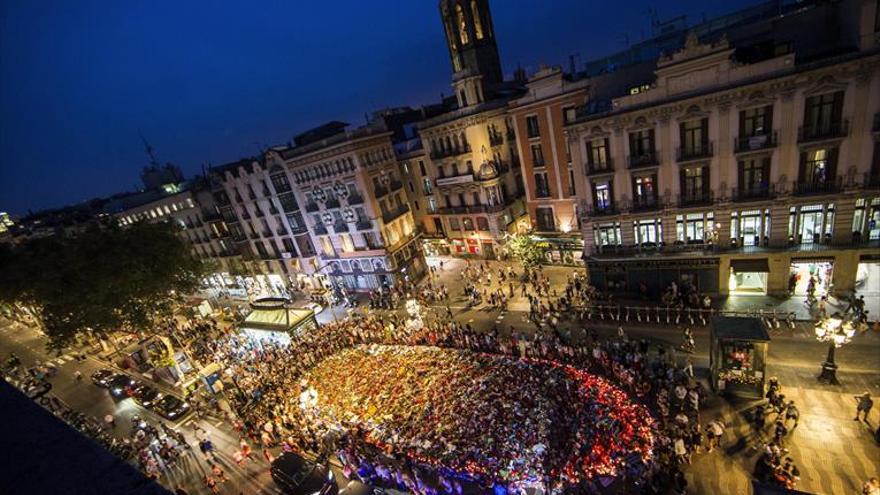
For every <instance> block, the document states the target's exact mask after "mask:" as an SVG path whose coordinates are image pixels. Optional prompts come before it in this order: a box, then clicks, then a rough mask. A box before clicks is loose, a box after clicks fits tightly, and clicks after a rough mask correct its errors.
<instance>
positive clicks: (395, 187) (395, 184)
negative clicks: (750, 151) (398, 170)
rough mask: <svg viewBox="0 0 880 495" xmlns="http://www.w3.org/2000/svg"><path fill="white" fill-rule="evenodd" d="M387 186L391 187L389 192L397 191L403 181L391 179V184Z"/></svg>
mask: <svg viewBox="0 0 880 495" xmlns="http://www.w3.org/2000/svg"><path fill="white" fill-rule="evenodd" d="M389 187H390V189H391V192H394V191H397V190H398V189H400V188H401V187H403V182H400V181H399V180H393V181H391V184H389Z"/></svg>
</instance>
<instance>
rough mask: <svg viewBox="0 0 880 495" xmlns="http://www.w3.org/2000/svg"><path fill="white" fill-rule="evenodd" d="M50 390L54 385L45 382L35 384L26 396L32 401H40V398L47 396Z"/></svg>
mask: <svg viewBox="0 0 880 495" xmlns="http://www.w3.org/2000/svg"><path fill="white" fill-rule="evenodd" d="M50 390H52V384H51V383H49V382H45V381H40V382H34V383H32V384H31V385H29V386H28V387H27V388H26V389H25V390H24V394H25V395H27V396H28V397H29V398H31V399H34V400H36V399H39V398H40V397H42V396H44V395H46V394H47V393H48V392H49V391H50Z"/></svg>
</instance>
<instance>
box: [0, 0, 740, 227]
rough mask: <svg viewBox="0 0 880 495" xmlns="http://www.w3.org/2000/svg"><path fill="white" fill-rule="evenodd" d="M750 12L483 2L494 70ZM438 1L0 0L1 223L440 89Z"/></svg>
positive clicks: (574, 1) (680, 4)
mask: <svg viewBox="0 0 880 495" xmlns="http://www.w3.org/2000/svg"><path fill="white" fill-rule="evenodd" d="M751 3H753V2H749V1H744V0H736V1H734V2H717V5H716V3H712V5H706V2H703V1H702V0H681V1H677V2H656V1H654V2H651V1H648V0H630V1H627V2H605V1H601V2H600V1H593V2H587V1H584V0H557V1H547V0H504V1H499V0H495V1H494V2H493V3H492V9H493V17H494V22H495V31H496V35H497V39H498V41H499V50H500V53H501V58H502V63H503V64H504V72H505V74H510V73H511V72H512V71H513V70H514V69H515V68H516V66H517V65H522V66H523V67H525V68H526V69H527V70H528V71H529V72H532V71H534V70H535V69H536V68H537V65H538V64H539V63H541V62H545V63H549V64H566V66H567V59H568V55H569V54H572V53H577V54H579V55H580V60H581V61H583V60H587V59H589V58H595V57H598V56H602V55H605V54H608V53H610V52H613V51H616V50H620V49H622V48H624V47H625V44H624V43H625V36H629V39H630V40H631V41H637V40H639V39H641V37H642V36H643V35H649V34H650V17H649V15H648V12H649V8H651V7H653V8H655V9H656V10H657V12H658V16H659V18H660V19H666V18H669V17H673V16H675V15H679V14H688V16H689V17H688V19H689V21H691V22H694V21H697V20H699V19H700V18H701V17H702V15H704V14H705V15H707V16H712V15H717V14H720V13H725V12H728V11H730V10H732V9H735V8H736V7H738V6H741V5H747V4H751ZM449 73H450V67H449V60H448V57H447V54H446V49H445V46H444V37H443V32H442V30H441V25H440V21H439V14H438V11H437V2H436V0H406V1H399V0H387V1H364V0H345V1H342V0H340V1H336V2H331V1H321V2H299V1H280V0H279V1H264V2H244V1H242V2H227V1H199V2H187V1H184V2H181V1H179V0H173V1H166V0H153V1H147V0H144V1H135V0H131V1H122V2H120V1H115V0H108V1H93V0H63V1H60V0H39V1H32V0H0V211H4V210H6V211H10V212H12V213H17V214H24V213H26V212H27V210H28V209H34V210H36V209H40V208H47V207H53V206H61V205H63V204H68V203H73V202H76V201H81V200H85V199H88V198H92V197H96V196H101V195H108V194H111V193H114V192H119V191H123V190H129V189H134V188H136V187H137V186H138V184H139V182H140V181H139V178H138V174H139V172H140V169H141V168H142V167H143V166H144V164H145V163H146V162H147V159H146V156H145V154H144V152H143V146H142V144H141V142H140V138H139V136H138V132H139V131H140V132H142V133H143V134H144V135H145V136H146V137H147V139H148V140H149V141H150V142H151V143H152V144H153V146H154V147H155V149H156V153H157V155H158V158H159V160H160V161H163V162H165V161H171V162H174V163H177V164H179V165H180V166H181V167H182V168H183V169H184V171H185V172H186V173H187V174H192V173H195V172H196V171H198V170H200V168H201V165H202V164H206V163H213V164H215V165H219V164H223V163H226V162H229V161H232V160H235V159H237V158H239V157H242V156H250V155H253V154H254V153H256V152H257V151H258V150H259V149H260V148H261V147H263V146H265V145H275V144H280V143H283V142H287V141H289V140H290V138H291V136H293V135H294V134H296V133H297V132H299V131H301V130H303V129H307V128H309V127H312V126H315V125H318V124H320V123H323V122H325V121H327V120H332V119H339V120H345V121H348V122H351V123H361V122H363V115H364V113H365V112H369V111H371V110H374V109H377V108H381V107H385V106H399V105H413V106H417V105H419V104H422V103H427V102H433V101H435V100H437V98H438V97H439V95H440V93H441V92H446V93H449V91H450V89H449Z"/></svg>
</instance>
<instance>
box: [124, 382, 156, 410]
mask: <svg viewBox="0 0 880 495" xmlns="http://www.w3.org/2000/svg"><path fill="white" fill-rule="evenodd" d="M130 395H131V398H132V399H134V401H135V402H137V403H138V404H140V405H141V406H142V407H146V408H149V409H152V407H153V405H154V404H155V403H156V402H158V401H159V399H161V398H162V393H161V392H159V391H158V390H156V389H155V388H154V387H152V386H150V385H147V384H146V383H141V384H138V385H137V386H135V387H134V388H132V390H131V394H130Z"/></svg>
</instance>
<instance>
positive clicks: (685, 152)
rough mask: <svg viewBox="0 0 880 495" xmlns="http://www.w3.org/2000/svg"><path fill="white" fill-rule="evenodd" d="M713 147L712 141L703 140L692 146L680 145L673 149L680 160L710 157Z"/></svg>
mask: <svg viewBox="0 0 880 495" xmlns="http://www.w3.org/2000/svg"><path fill="white" fill-rule="evenodd" d="M713 148H714V147H713V145H712V141H705V142H703V143H698V144H695V145H694V146H681V147H678V148H677V149H676V150H675V157H676V160H678V161H680V162H686V161H689V160H700V159H703V158H711V157H712V153H713Z"/></svg>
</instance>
